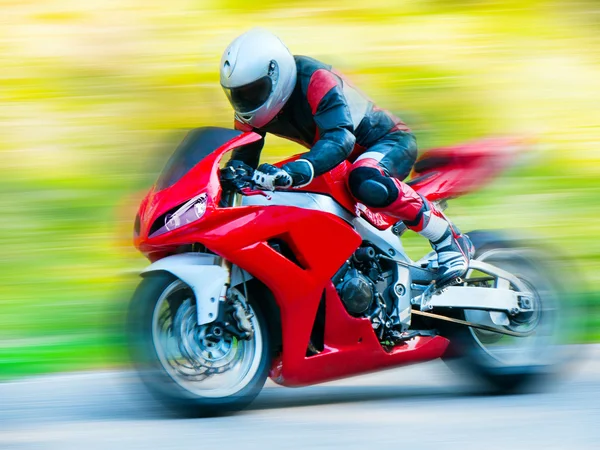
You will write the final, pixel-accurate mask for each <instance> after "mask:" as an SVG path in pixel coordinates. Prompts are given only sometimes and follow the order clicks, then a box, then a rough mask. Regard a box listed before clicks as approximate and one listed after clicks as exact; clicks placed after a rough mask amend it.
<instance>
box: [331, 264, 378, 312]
mask: <svg viewBox="0 0 600 450" xmlns="http://www.w3.org/2000/svg"><path fill="white" fill-rule="evenodd" d="M337 290H338V293H339V295H340V298H341V299H342V301H343V302H344V306H345V307H346V309H347V310H348V312H349V313H350V314H352V315H353V316H361V315H363V314H364V313H366V312H367V310H368V309H369V306H371V304H372V303H373V300H374V299H375V289H374V286H373V283H372V282H371V280H369V279H368V278H367V277H365V276H364V275H363V274H362V273H361V272H359V271H358V269H348V271H347V272H346V274H345V275H344V279H343V280H342V282H341V283H340V284H339V285H338V286H337Z"/></svg>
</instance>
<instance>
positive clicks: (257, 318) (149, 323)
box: [129, 272, 270, 416]
mask: <svg viewBox="0 0 600 450" xmlns="http://www.w3.org/2000/svg"><path fill="white" fill-rule="evenodd" d="M230 297H233V299H234V300H230V301H233V302H238V303H239V305H235V306H236V307H237V308H238V310H240V311H244V312H245V314H246V315H247V319H248V321H249V324H250V326H251V328H252V337H251V338H249V339H243V338H240V337H238V336H236V334H238V335H239V333H232V331H231V330H232V329H231V326H232V325H231V323H230V324H229V325H226V324H225V323H224V322H217V321H215V322H213V323H210V324H207V325H202V326H198V324H197V320H196V318H197V313H196V299H195V298H194V295H193V292H192V290H191V289H190V288H189V286H187V285H186V284H185V283H184V282H183V281H181V280H180V279H178V278H176V277H174V276H173V275H171V274H169V273H165V272H157V273H150V274H148V275H147V276H146V278H144V279H143V280H142V282H141V283H140V285H139V287H138V289H137V290H136V293H135V295H134V297H133V299H132V302H131V307H130V313H129V331H130V351H131V355H132V359H133V362H134V364H135V366H136V368H137V369H138V372H139V374H140V376H141V378H142V380H143V381H144V383H145V384H146V386H147V387H148V388H149V390H150V391H151V392H152V394H154V395H155V396H156V397H157V398H158V399H159V400H160V401H161V402H163V403H164V404H165V405H166V406H168V407H170V408H171V409H174V410H175V411H176V412H178V413H180V414H183V415H186V416H210V415H219V414H223V413H228V412H232V411H236V410H239V409H242V408H244V407H245V406H247V405H248V404H249V403H250V402H251V401H252V400H254V398H255V397H256V396H257V395H258V393H259V392H260V390H261V389H262V387H263V385H264V383H265V380H266V377H267V374H268V370H269V366H270V352H269V336H268V331H267V327H266V323H265V321H264V319H263V316H262V314H261V311H260V309H259V308H258V306H257V305H256V304H254V302H253V301H252V300H249V299H246V298H244V297H243V295H242V294H241V293H240V292H237V291H235V290H232V292H231V295H230ZM239 308H241V309H239ZM233 321H235V319H233V320H232V322H233Z"/></svg>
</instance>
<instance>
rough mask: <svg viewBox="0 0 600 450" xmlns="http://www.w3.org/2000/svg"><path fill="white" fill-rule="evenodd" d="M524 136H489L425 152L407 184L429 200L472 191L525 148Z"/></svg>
mask: <svg viewBox="0 0 600 450" xmlns="http://www.w3.org/2000/svg"><path fill="white" fill-rule="evenodd" d="M526 146H527V141H526V140H525V139H523V138H514V137H513V138H511V137H503V138H488V139H481V140H478V141H473V142H470V143H467V144H462V145H456V146H451V147H441V148H436V149H432V150H429V151H427V152H425V153H424V154H423V155H422V156H421V157H420V158H419V160H418V161H417V163H416V164H415V167H414V171H413V174H412V177H411V178H412V180H411V181H410V182H409V184H410V185H411V186H412V188H413V189H414V190H415V191H417V192H418V193H419V194H421V195H423V196H424V197H426V198H427V199H428V200H431V201H435V200H442V199H446V198H452V197H458V196H461V195H464V194H466V193H469V192H472V191H474V190H477V189H479V188H481V187H482V186H484V185H485V184H486V183H489V182H490V181H491V180H492V179H493V178H494V177H496V176H497V175H498V174H499V173H500V172H502V171H503V170H505V169H506V168H507V167H508V166H510V165H511V164H512V163H513V162H514V161H515V160H516V159H517V157H518V156H519V155H520V154H521V153H522V152H523V151H524V150H525V149H526Z"/></svg>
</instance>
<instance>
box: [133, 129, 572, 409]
mask: <svg viewBox="0 0 600 450" xmlns="http://www.w3.org/2000/svg"><path fill="white" fill-rule="evenodd" d="M258 139H260V136H259V135H257V134H255V133H252V132H249V133H241V132H238V131H234V130H228V129H222V128H199V129H195V130H193V131H191V132H190V133H189V134H188V135H187V137H186V138H185V140H184V141H183V142H182V143H181V145H180V146H179V147H178V149H177V150H176V152H175V153H174V155H173V156H172V157H171V159H170V160H169V161H168V163H167V165H166V167H165V168H164V171H163V172H162V174H161V175H160V177H159V178H158V181H157V182H156V184H155V185H154V186H153V187H152V189H151V190H150V192H149V193H148V195H147V196H146V197H145V199H144V200H143V201H142V203H141V205H140V208H139V213H138V215H137V217H136V222H135V245H136V247H137V248H138V249H139V250H140V251H141V252H142V253H143V254H144V255H145V256H146V257H147V258H148V259H149V260H150V261H151V262H152V264H151V265H150V266H149V267H147V268H146V269H145V270H144V271H143V273H142V277H143V279H142V281H141V283H140V285H139V287H138V289H137V290H136V293H135V295H134V297H133V300H132V302H131V305H130V313H129V328H130V330H129V331H130V347H131V353H132V355H133V359H134V362H135V364H136V367H137V368H138V370H139V373H140V375H141V377H142V379H143V381H144V382H145V383H146V384H147V386H148V387H149V389H150V391H151V392H152V393H154V394H155V395H156V396H157V397H158V398H159V399H160V400H162V401H163V402H164V403H165V404H166V405H168V406H170V407H173V408H175V409H177V410H178V411H180V412H183V413H185V414H187V415H190V414H191V415H212V414H220V413H223V412H227V411H233V410H239V409H241V408H243V407H245V406H246V405H248V404H249V403H250V402H251V401H252V400H253V399H254V398H255V397H256V396H257V395H258V393H259V392H260V390H261V389H262V387H263V385H264V383H265V381H266V378H267V377H270V378H271V379H272V380H273V381H274V382H275V383H278V384H280V385H283V386H304V385H309V384H315V383H322V382H325V381H330V380H335V379H338V378H342V377H348V376H352V375H357V374H362V373H366V372H369V371H376V370H380V369H384V368H388V367H396V366H401V365H405V364H411V363H416V362H421V361H429V360H432V359H435V358H444V359H445V360H449V361H450V362H452V363H455V364H453V365H454V366H458V367H463V368H467V369H469V370H470V371H472V372H473V373H475V374H477V375H479V376H480V378H482V379H484V380H485V381H486V382H487V383H488V385H490V386H491V387H493V388H494V389H495V390H500V391H514V390H517V389H521V388H523V387H524V386H525V385H527V384H530V383H531V382H532V381H534V380H536V379H538V378H539V377H540V376H542V375H545V374H548V373H549V372H552V371H554V370H555V369H556V367H557V362H558V361H560V356H559V355H560V352H559V351H558V349H557V346H556V342H555V339H556V335H557V333H556V331H557V330H559V329H560V328H559V327H560V325H559V324H560V319H561V314H559V312H558V308H559V300H560V299H561V296H562V295H563V289H562V288H561V286H560V284H559V283H560V277H557V276H555V275H554V274H553V267H552V265H551V259H550V258H549V257H548V255H547V254H544V253H543V252H540V251H539V250H536V249H534V248H531V247H530V246H528V245H523V243H522V242H519V241H516V240H511V239H509V238H507V237H505V236H501V235H498V234H495V233H490V232H480V231H476V232H471V233H469V236H470V238H471V240H472V241H473V243H474V246H475V253H474V255H473V258H472V261H471V263H470V266H469V271H468V273H467V274H466V276H465V277H464V279H457V280H456V281H455V283H454V284H453V285H451V286H446V287H441V288H440V287H438V286H436V284H435V280H436V271H437V261H436V257H435V253H433V252H431V253H429V254H427V255H425V256H424V257H422V258H421V259H419V260H418V261H412V260H411V259H410V258H409V257H408V256H407V255H406V253H405V252H404V250H403V247H402V244H401V242H400V239H399V236H400V235H402V233H403V232H404V231H405V229H406V227H405V226H404V224H403V223H402V222H398V221H397V220H396V219H394V218H392V217H388V216H385V215H383V214H379V213H376V212H373V211H370V210H369V209H367V208H365V207H364V205H361V204H357V203H356V202H355V200H354V199H353V198H352V197H351V196H350V194H349V192H348V190H347V186H346V174H347V171H348V169H349V164H347V163H343V164H341V165H339V166H337V167H336V168H335V169H333V170H332V171H330V172H328V173H326V174H324V175H322V176H320V177H318V178H316V179H315V180H314V181H313V182H312V183H311V184H310V185H309V186H307V187H305V188H302V189H292V190H286V191H275V192H264V191H259V190H255V189H254V187H253V186H252V185H251V184H250V182H249V181H248V180H250V179H251V173H250V170H249V169H248V168H246V167H239V166H237V167H230V166H225V165H224V164H221V162H222V160H223V157H224V156H225V154H226V153H227V152H230V151H231V150H233V149H234V148H236V147H239V146H242V145H245V144H248V143H251V142H253V141H256V140H258ZM519 146H520V144H519V142H518V141H516V140H511V139H486V140H481V141H478V142H473V143H471V144H466V145H461V146H457V147H452V148H441V149H435V150H430V151H429V152H426V153H425V154H424V155H423V156H422V157H421V158H420V160H419V161H418V162H417V164H416V165H415V168H414V173H413V177H412V179H411V181H409V184H410V185H411V186H412V187H413V188H414V189H415V190H416V191H417V192H419V193H420V194H422V195H424V196H425V197H427V198H428V199H429V200H431V201H432V202H434V204H435V205H437V208H438V209H440V210H442V209H444V208H445V205H446V199H449V198H452V197H456V196H459V195H462V194H465V193H467V192H470V191H472V190H474V189H476V188H478V187H479V186H481V185H482V184H484V183H485V182H487V181H488V180H490V179H491V178H492V177H493V176H494V175H496V174H497V173H499V172H500V171H501V170H502V169H503V168H505V167H506V166H507V165H508V164H509V163H511V162H512V161H513V160H514V159H515V157H516V155H517V152H518V151H519Z"/></svg>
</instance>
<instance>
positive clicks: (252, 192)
mask: <svg viewBox="0 0 600 450" xmlns="http://www.w3.org/2000/svg"><path fill="white" fill-rule="evenodd" d="M240 192H241V193H242V195H247V196H248V197H252V196H254V195H262V196H263V197H266V199H267V200H271V199H272V198H273V197H271V196H270V195H269V194H267V193H266V192H265V191H261V190H259V189H252V188H249V187H245V188H242V189H240Z"/></svg>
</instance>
